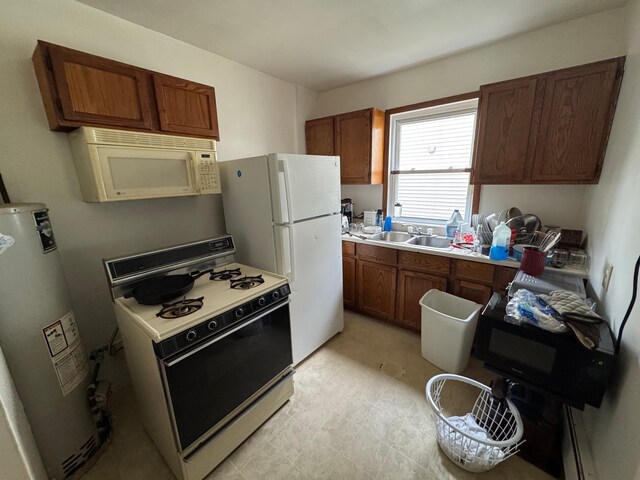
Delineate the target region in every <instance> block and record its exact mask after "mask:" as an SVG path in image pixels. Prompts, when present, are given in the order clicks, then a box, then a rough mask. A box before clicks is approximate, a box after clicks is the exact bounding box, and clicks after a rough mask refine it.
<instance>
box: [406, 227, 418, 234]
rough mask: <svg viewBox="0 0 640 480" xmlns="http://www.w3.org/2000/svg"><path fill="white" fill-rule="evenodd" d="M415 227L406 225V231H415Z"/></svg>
mask: <svg viewBox="0 0 640 480" xmlns="http://www.w3.org/2000/svg"><path fill="white" fill-rule="evenodd" d="M415 229H416V227H415V226H414V225H407V233H411V234H412V233H415Z"/></svg>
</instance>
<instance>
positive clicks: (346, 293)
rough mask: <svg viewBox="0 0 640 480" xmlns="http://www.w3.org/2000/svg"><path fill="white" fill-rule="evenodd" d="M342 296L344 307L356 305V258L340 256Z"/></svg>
mask: <svg viewBox="0 0 640 480" xmlns="http://www.w3.org/2000/svg"><path fill="white" fill-rule="evenodd" d="M342 297H343V300H344V306H345V307H352V308H355V306H356V259H355V258H351V257H342Z"/></svg>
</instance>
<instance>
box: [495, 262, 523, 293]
mask: <svg viewBox="0 0 640 480" xmlns="http://www.w3.org/2000/svg"><path fill="white" fill-rule="evenodd" d="M516 273H518V269H517V268H509V267H496V273H495V274H494V276H493V290H494V291H496V292H499V293H504V292H505V290H506V289H507V287H508V286H509V283H511V281H512V280H513V277H515V276H516Z"/></svg>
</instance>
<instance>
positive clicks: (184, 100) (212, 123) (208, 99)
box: [153, 73, 220, 140]
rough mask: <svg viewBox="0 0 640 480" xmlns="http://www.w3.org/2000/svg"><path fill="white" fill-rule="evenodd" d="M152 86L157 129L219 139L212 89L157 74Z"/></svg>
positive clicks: (154, 76) (214, 97)
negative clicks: (156, 111)
mask: <svg viewBox="0 0 640 480" xmlns="http://www.w3.org/2000/svg"><path fill="white" fill-rule="evenodd" d="M153 85H154V87H155V93H156V103H157V106H158V115H159V118H160V130H162V131H165V132H172V133H186V134H189V135H200V136H205V137H213V138H215V139H216V140H219V139H220V135H219V133H218V114H217V109H216V94H215V89H214V88H213V87H210V86H208V85H202V84H199V83H195V82H191V81H189V80H183V79H181V78H175V77H170V76H168V75H161V74H157V73H154V74H153Z"/></svg>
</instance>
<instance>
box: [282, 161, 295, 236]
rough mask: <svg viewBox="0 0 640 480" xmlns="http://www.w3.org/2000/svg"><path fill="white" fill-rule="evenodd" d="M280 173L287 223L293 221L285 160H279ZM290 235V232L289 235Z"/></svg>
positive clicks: (287, 168)
mask: <svg viewBox="0 0 640 480" xmlns="http://www.w3.org/2000/svg"><path fill="white" fill-rule="evenodd" d="M280 166H281V167H282V173H283V174H284V193H285V195H286V197H287V223H293V207H292V205H291V186H290V185H291V184H290V181H289V165H288V164H287V161H286V160H280ZM289 238H292V237H291V234H290V235H289Z"/></svg>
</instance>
